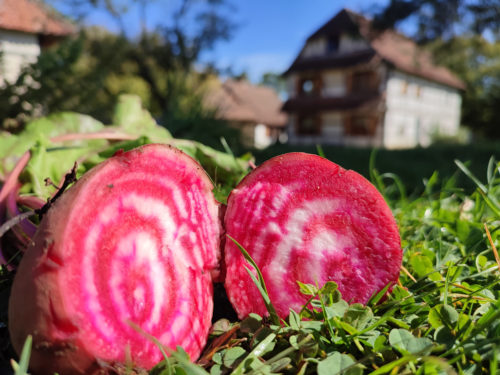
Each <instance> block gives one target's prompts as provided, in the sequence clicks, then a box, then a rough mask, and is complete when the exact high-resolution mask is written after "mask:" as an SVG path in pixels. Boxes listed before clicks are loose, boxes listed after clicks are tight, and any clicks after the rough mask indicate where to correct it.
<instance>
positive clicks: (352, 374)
mask: <svg viewBox="0 0 500 375" xmlns="http://www.w3.org/2000/svg"><path fill="white" fill-rule="evenodd" d="M317 371H318V375H336V374H344V375H361V374H362V373H363V368H362V367H361V366H360V365H359V364H356V362H354V360H353V359H352V358H351V357H349V356H348V355H345V354H341V353H339V352H333V353H332V354H331V355H329V356H328V357H327V358H326V359H324V360H322V361H320V362H319V363H318V370H317Z"/></svg>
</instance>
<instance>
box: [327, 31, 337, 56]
mask: <svg viewBox="0 0 500 375" xmlns="http://www.w3.org/2000/svg"><path fill="white" fill-rule="evenodd" d="M338 49H339V36H338V35H331V36H330V37H329V38H328V44H327V46H326V51H327V52H328V53H333V52H337V51H338Z"/></svg>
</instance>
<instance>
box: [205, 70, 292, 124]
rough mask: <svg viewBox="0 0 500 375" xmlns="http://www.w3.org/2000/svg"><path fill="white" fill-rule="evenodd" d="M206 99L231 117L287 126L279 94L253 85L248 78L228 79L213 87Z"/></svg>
mask: <svg viewBox="0 0 500 375" xmlns="http://www.w3.org/2000/svg"><path fill="white" fill-rule="evenodd" d="M204 103H205V104H206V105H208V106H210V107H214V108H216V109H217V110H218V112H217V113H218V115H219V117H221V118H223V119H224V120H227V121H237V122H252V123H256V124H264V125H267V126H272V127H284V126H285V125H286V122H287V116H286V114H284V113H282V112H281V106H282V104H283V103H282V101H281V99H280V98H279V96H278V94H277V93H276V92H275V91H274V90H273V89H271V88H269V87H266V86H256V85H252V84H251V83H250V82H248V81H246V80H239V81H236V80H231V79H228V80H226V81H225V82H224V83H222V84H219V85H216V86H213V87H211V88H210V89H209V90H208V92H207V94H206V95H205V101H204Z"/></svg>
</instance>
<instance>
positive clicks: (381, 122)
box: [283, 10, 464, 148]
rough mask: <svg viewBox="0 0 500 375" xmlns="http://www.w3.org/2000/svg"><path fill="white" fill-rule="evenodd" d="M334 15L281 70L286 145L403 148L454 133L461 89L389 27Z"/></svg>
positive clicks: (356, 16) (348, 13) (350, 14)
mask: <svg viewBox="0 0 500 375" xmlns="http://www.w3.org/2000/svg"><path fill="white" fill-rule="evenodd" d="M370 26H371V25H370V21H368V20H367V19H366V18H364V17H362V16H361V15H359V14H356V13H353V12H351V11H348V10H342V11H341V12H339V13H338V14H337V15H336V16H335V17H333V18H332V19H331V20H330V21H328V22H327V23H326V24H325V25H323V26H322V27H321V28H319V29H318V30H317V31H316V32H315V33H313V34H312V35H311V36H310V37H309V38H308V39H307V42H306V43H305V45H304V47H303V48H302V51H301V52H300V54H299V56H298V57H297V58H296V59H295V61H294V62H293V63H292V65H291V66H290V68H289V69H288V70H287V71H286V72H285V76H286V78H287V85H288V95H289V99H288V101H287V102H286V103H285V104H284V106H283V109H284V110H285V111H286V112H288V114H289V121H288V126H287V132H288V139H289V142H290V143H294V144H317V143H322V144H339V145H354V146H377V147H386V148H406V147H415V146H427V145H429V144H430V143H431V140H432V138H433V137H434V136H437V135H440V136H454V135H456V134H457V132H458V128H459V124H460V106H461V95H460V94H461V91H462V90H464V84H463V83H462V82H461V81H460V80H459V79H458V78H457V77H455V76H454V75H453V74H452V73H451V72H450V71H449V70H447V69H446V68H443V67H438V66H436V65H434V64H433V62H432V59H431V56H430V55H429V54H428V53H426V52H424V51H422V50H420V49H419V48H418V47H417V45H416V44H415V43H414V42H413V41H412V40H410V39H408V38H406V37H405V36H403V35H400V34H398V33H396V32H394V31H393V30H387V31H383V32H379V31H374V30H373V29H372V28H371V27H370Z"/></svg>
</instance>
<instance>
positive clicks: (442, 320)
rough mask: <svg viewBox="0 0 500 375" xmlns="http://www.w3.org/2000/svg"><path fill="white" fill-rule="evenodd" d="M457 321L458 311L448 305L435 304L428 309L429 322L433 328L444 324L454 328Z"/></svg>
mask: <svg viewBox="0 0 500 375" xmlns="http://www.w3.org/2000/svg"><path fill="white" fill-rule="evenodd" d="M457 321H458V312H457V311H456V310H455V309H454V308H453V307H451V306H450V305H442V304H440V305H437V306H435V307H433V308H432V309H431V310H430V311H429V323H430V324H431V325H432V326H433V327H434V328H436V329H437V328H439V327H441V326H442V325H446V326H447V327H449V328H454V327H455V325H456V323H457Z"/></svg>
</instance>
